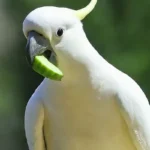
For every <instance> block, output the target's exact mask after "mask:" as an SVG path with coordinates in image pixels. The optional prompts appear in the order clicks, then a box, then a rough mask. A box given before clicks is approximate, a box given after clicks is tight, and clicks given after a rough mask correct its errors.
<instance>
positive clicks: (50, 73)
mask: <svg viewBox="0 0 150 150" xmlns="http://www.w3.org/2000/svg"><path fill="white" fill-rule="evenodd" d="M32 67H33V69H34V71H36V72H37V73H39V74H40V75H42V76H44V77H46V78H49V79H52V80H58V81H60V80H61V79H62V77H63V73H62V72H61V71H60V69H59V68H57V67H56V66H54V65H53V64H52V63H51V62H49V61H48V59H47V58H46V57H44V56H43V55H41V56H35V58H34V61H33V64H32Z"/></svg>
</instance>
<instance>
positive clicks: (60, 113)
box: [23, 0, 150, 150]
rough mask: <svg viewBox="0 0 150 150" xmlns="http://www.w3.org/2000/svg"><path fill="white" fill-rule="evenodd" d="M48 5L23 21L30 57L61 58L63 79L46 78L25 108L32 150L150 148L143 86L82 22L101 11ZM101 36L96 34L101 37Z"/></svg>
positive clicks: (31, 59)
mask: <svg viewBox="0 0 150 150" xmlns="http://www.w3.org/2000/svg"><path fill="white" fill-rule="evenodd" d="M96 4H97V0H91V1H90V2H89V4H88V5H87V6H85V7H84V8H82V9H79V10H73V9H70V8H66V7H55V6H43V7H39V8H36V9H34V10H33V11H31V12H30V13H29V14H28V15H27V16H26V18H25V19H24V21H23V33H24V36H25V38H26V39H27V47H26V48H27V49H26V55H27V59H28V61H29V63H30V65H31V66H32V64H33V62H34V60H35V56H37V55H44V54H45V53H49V55H44V57H45V58H46V59H48V61H49V62H50V61H51V56H52V55H53V57H55V59H56V62H57V64H55V66H56V67H58V68H59V69H60V70H61V71H62V72H63V75H64V76H63V78H62V79H61V81H56V80H51V79H49V78H44V79H43V81H42V82H41V83H40V85H39V86H38V87H37V89H36V90H35V92H34V93H33V94H32V96H31V98H30V99H29V101H28V103H27V106H26V108H25V135H26V139H27V143H28V147H29V150H150V106H149V102H148V99H147V97H146V95H145V94H144V92H143V91H142V89H141V88H140V86H139V85H138V84H137V83H136V82H135V81H134V80H133V79H132V78H131V77H129V76H128V75H127V74H126V73H124V72H122V71H120V70H118V69H117V68H116V67H114V66H113V65H112V64H110V63H109V62H108V61H107V60H105V59H104V58H103V57H102V56H101V55H100V54H99V53H98V51H97V50H96V49H95V48H94V46H93V45H92V44H91V42H90V40H89V39H88V37H87V35H86V33H85V31H84V27H83V23H82V20H83V19H84V18H86V17H87V16H88V14H90V13H91V12H92V10H94V8H95V7H96ZM95 34H96V33H95Z"/></svg>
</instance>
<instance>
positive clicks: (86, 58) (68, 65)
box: [58, 32, 108, 83]
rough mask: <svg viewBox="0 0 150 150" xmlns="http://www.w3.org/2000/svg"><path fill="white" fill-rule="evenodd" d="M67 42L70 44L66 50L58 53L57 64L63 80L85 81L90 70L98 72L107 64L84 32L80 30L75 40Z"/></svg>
mask: <svg viewBox="0 0 150 150" xmlns="http://www.w3.org/2000/svg"><path fill="white" fill-rule="evenodd" d="M72 40H73V41H74V42H72ZM69 43H71V46H70V45H69V46H68V49H67V50H66V51H67V52H66V53H63V54H62V55H61V54H60V55H58V66H59V68H60V69H61V70H62V72H63V73H64V78H63V80H64V81H65V82H75V83H77V81H78V82H80V81H81V80H82V81H85V82H86V79H87V80H88V78H89V76H90V75H91V73H92V72H96V71H97V72H99V73H100V72H101V71H102V70H103V68H104V66H105V65H107V64H108V63H107V62H106V61H105V60H104V58H103V57H102V56H100V55H99V54H98V52H97V51H96V50H95V49H94V47H93V46H92V45H91V43H90V42H89V40H88V39H87V37H86V35H85V33H84V32H82V34H81V32H80V36H78V37H75V40H74V39H70V41H68V43H67V44H69ZM66 47H67V46H66ZM70 47H71V49H69V48H70Z"/></svg>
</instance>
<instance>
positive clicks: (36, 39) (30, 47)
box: [26, 31, 52, 66]
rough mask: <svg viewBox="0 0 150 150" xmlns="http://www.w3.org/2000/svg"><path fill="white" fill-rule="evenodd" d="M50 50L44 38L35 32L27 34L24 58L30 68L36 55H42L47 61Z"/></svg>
mask: <svg viewBox="0 0 150 150" xmlns="http://www.w3.org/2000/svg"><path fill="white" fill-rule="evenodd" d="M50 50H52V49H51V46H50V44H49V41H48V40H47V39H46V38H44V37H43V36H42V35H40V34H38V33H37V32H35V31H31V32H29V34H28V42H27V45H26V58H27V60H28V62H29V64H30V65H31V66H32V63H33V61H34V57H35V56H37V55H44V56H45V57H46V58H47V59H49V58H50V56H51V52H52V51H50Z"/></svg>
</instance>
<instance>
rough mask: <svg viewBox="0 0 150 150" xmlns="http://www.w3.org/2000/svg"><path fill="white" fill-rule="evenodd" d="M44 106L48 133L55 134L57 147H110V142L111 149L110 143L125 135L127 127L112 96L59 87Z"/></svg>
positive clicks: (55, 145) (59, 148)
mask: <svg viewBox="0 0 150 150" xmlns="http://www.w3.org/2000/svg"><path fill="white" fill-rule="evenodd" d="M45 108H46V121H45V128H47V130H46V131H49V132H48V133H47V136H48V139H49V138H50V135H49V133H51V134H52V135H53V142H52V145H53V144H54V143H55V144H54V145H53V146H52V147H54V149H56V150H57V149H58V150H69V149H72V150H76V149H79V150H80V149H81V150H84V149H86V150H88V149H89V150H91V149H95V150H99V148H103V149H102V150H105V149H107V150H109V148H108V144H109V145H110V149H111V144H110V143H112V142H113V141H114V142H117V140H121V138H124V137H123V136H125V137H126V134H127V133H125V134H124V133H123V132H124V131H125V130H126V126H125V124H124V120H123V119H122V117H121V115H120V112H119V108H118V105H117V104H116V101H115V99H114V98H113V96H106V97H105V96H101V95H99V94H98V93H97V91H92V90H91V89H90V88H87V87H85V88H78V89H77V88H74V87H72V88H70V89H57V93H51V98H50V100H49V101H45ZM49 127H50V128H49ZM108 138H111V142H110V141H108ZM122 141H123V140H122ZM58 143H59V144H58ZM121 144H122V143H121ZM121 144H120V145H121ZM73 145H74V146H73ZM127 145H128V144H127ZM72 146H73V147H74V148H73V147H72ZM114 148H115V147H114Z"/></svg>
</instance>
